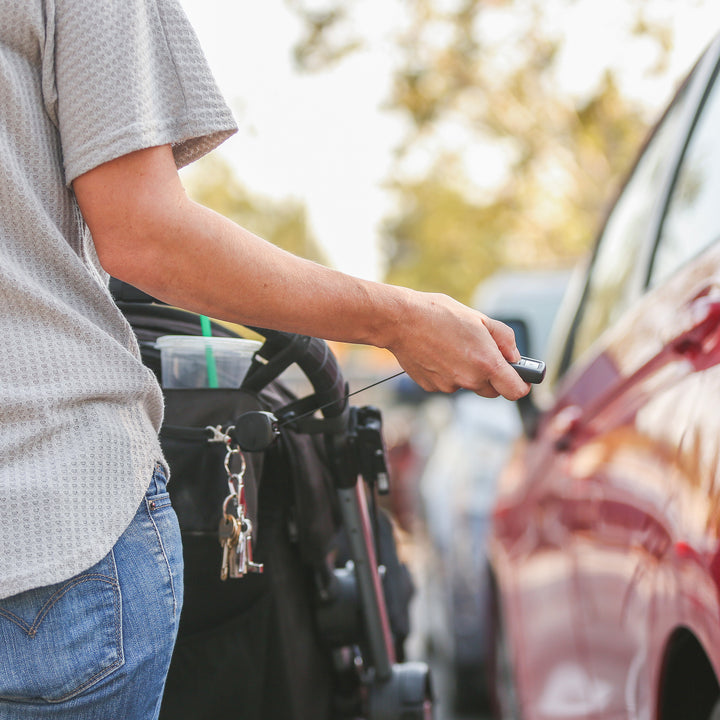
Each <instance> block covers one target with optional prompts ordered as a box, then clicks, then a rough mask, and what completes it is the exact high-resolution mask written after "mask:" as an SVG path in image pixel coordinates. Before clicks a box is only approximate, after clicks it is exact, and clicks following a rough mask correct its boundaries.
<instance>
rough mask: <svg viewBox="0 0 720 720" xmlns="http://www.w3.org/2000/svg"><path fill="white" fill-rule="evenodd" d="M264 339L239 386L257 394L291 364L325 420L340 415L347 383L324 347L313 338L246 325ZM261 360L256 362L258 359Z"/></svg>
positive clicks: (345, 397)
mask: <svg viewBox="0 0 720 720" xmlns="http://www.w3.org/2000/svg"><path fill="white" fill-rule="evenodd" d="M248 327H249V329H250V330H253V331H254V332H257V333H258V334H259V335H262V336H263V337H264V338H265V343H264V344H263V346H262V347H261V348H260V350H258V351H257V353H256V358H255V359H254V360H253V362H252V364H251V366H250V369H249V370H248V373H247V375H246V377H245V380H244V381H243V383H242V389H243V390H249V391H251V392H258V391H259V390H261V389H262V388H263V387H265V386H266V385H267V384H268V383H270V382H271V381H272V380H274V379H275V378H277V377H278V375H280V374H281V373H282V372H283V371H284V370H285V369H287V368H288V367H289V366H290V365H292V364H293V363H295V364H297V365H298V367H299V368H300V369H301V370H302V372H303V374H304V375H305V377H307V379H308V380H309V382H310V384H311V385H312V388H313V390H314V391H315V395H314V401H315V402H316V406H317V407H321V406H325V407H322V412H323V415H324V416H325V417H327V418H330V417H336V416H338V415H341V414H342V413H343V411H344V410H345V407H346V405H347V383H346V382H345V378H344V377H343V374H342V371H341V370H340V366H339V364H338V361H337V359H336V357H335V355H334V354H333V352H332V350H330V348H329V346H328V344H327V343H326V342H325V341H324V340H321V339H320V338H316V337H309V336H307V335H297V334H294V333H288V332H283V331H281V330H270V329H268V328H258V327H251V326H248ZM258 356H259V358H261V359H259V358H258Z"/></svg>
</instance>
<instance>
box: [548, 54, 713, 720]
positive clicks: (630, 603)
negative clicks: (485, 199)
mask: <svg viewBox="0 0 720 720" xmlns="http://www.w3.org/2000/svg"><path fill="white" fill-rule="evenodd" d="M716 55H717V49H715V52H713V53H711V54H710V55H708V56H706V59H705V63H704V64H701V66H700V67H699V69H698V70H697V71H696V73H695V75H694V76H693V78H692V81H691V82H690V83H689V84H688V85H687V86H686V87H685V89H684V90H683V91H682V92H681V93H680V95H679V96H678V99H677V100H676V102H675V104H674V105H673V106H672V107H671V109H670V110H669V112H668V114H667V115H666V117H665V119H664V121H663V123H662V124H661V125H660V127H659V128H658V131H657V132H656V133H655V135H654V137H653V139H652V141H651V142H650V144H649V145H648V147H647V149H646V150H645V153H644V155H643V157H642V158H641V160H640V162H639V163H638V165H637V167H636V169H635V172H634V173H633V177H632V178H631V180H630V182H629V183H628V185H627V187H626V189H625V191H624V193H623V195H622V196H621V198H620V200H619V202H618V205H616V208H615V210H614V211H613V214H612V215H611V216H610V220H609V223H608V225H607V226H606V229H605V232H604V234H603V237H602V239H601V242H600V245H599V246H598V251H597V254H596V257H595V263H594V268H593V274H591V276H590V280H589V283H588V288H589V289H588V292H587V293H586V297H585V301H584V304H583V306H581V310H580V313H579V315H578V319H577V322H576V326H575V331H574V335H573V336H572V347H571V349H570V351H569V352H570V355H571V356H572V357H573V358H575V368H574V369H573V370H571V373H570V374H571V376H572V378H571V379H570V380H569V382H568V384H567V390H566V394H565V397H564V400H563V403H564V405H565V407H564V408H563V412H564V413H565V414H566V416H567V417H568V418H570V421H569V422H568V423H566V424H565V425H564V426H563V425H562V423H561V424H560V426H556V427H555V431H556V432H558V435H557V437H556V440H555V443H556V448H558V451H559V452H560V453H561V454H563V455H564V456H565V464H566V467H567V477H568V489H567V493H568V499H569V500H571V502H572V504H573V505H574V506H576V507H585V508H586V510H585V511H584V512H585V515H586V517H587V518H589V522H587V523H586V525H585V527H583V528H582V529H580V530H579V531H578V532H576V533H575V534H574V537H573V541H574V552H575V559H576V568H575V571H576V578H575V582H576V593H577V603H578V612H579V614H580V620H581V630H580V642H581V646H582V652H583V653H584V654H585V657H586V659H587V668H588V669H589V671H590V674H591V676H592V678H593V689H594V695H593V697H594V698H595V700H596V701H597V702H598V706H597V707H596V712H597V713H598V717H603V718H604V717H608V718H609V717H613V718H614V717H618V718H640V717H650V712H651V710H650V708H651V706H652V698H653V694H654V693H653V685H652V667H651V663H650V656H649V653H648V647H649V645H650V643H651V634H652V632H653V624H654V622H655V618H654V615H653V613H654V608H655V603H654V598H655V596H656V595H657V594H658V593H662V592H666V591H667V586H668V583H669V582H670V583H671V581H670V579H669V575H668V572H669V571H668V570H667V568H666V567H665V562H666V560H667V558H668V556H669V555H668V554H669V553H670V552H671V551H672V550H673V547H674V546H675V544H676V543H677V542H682V535H681V529H680V526H679V514H678V509H679V507H680V505H681V503H680V498H679V493H680V492H681V489H682V488H683V486H684V485H687V483H689V482H690V483H691V482H692V478H688V477H686V476H687V474H688V472H690V471H689V469H688V468H687V467H686V466H684V465H683V463H682V462H681V457H680V448H681V445H682V441H683V436H684V434H685V433H686V432H687V431H688V429H689V428H690V427H691V425H692V422H693V415H694V406H695V405H696V403H697V401H698V398H699V397H700V392H701V390H700V387H701V383H702V380H701V377H700V376H701V372H702V370H704V369H707V368H709V367H712V366H714V365H716V364H717V362H718V358H719V357H720V353H719V351H718V343H720V250H719V249H718V247H717V243H716V240H717V239H718V237H719V236H720V221H719V220H718V218H719V217H720V213H718V212H717V209H716V208H717V200H716V199H717V197H718V193H719V192H720V144H719V143H718V140H717V139H716V137H715V135H716V132H715V129H716V128H717V127H718V123H719V122H720V91H718V90H713V89H712V88H713V85H714V84H716V83H715V76H716V69H715V60H716ZM708 87H709V88H710V90H708V89H707V88H708ZM697 108H701V111H700V112H698V110H697ZM688 136H689V141H688V142H686V140H687V138H688ZM678 160H680V162H679V163H678ZM713 160H714V163H713ZM649 169H651V170H652V172H648V170H649ZM638 193H640V194H645V195H646V196H647V197H648V198H649V202H648V203H647V207H648V208H649V209H650V211H649V213H648V214H647V215H646V217H645V219H644V221H643V226H644V227H645V228H646V229H647V233H648V234H647V235H645V236H644V237H645V239H644V240H643V241H642V242H647V238H648V237H649V238H651V240H652V241H651V242H650V245H649V247H650V251H649V252H643V248H640V247H638V252H637V254H636V255H634V256H633V255H632V254H631V255H627V254H626V255H624V256H623V255H619V254H618V255H617V256H615V257H612V253H611V252H610V251H608V249H607V247H608V246H603V243H610V246H612V245H613V243H617V242H618V237H620V239H623V240H624V246H625V248H626V249H627V243H628V237H627V235H626V232H627V227H628V226H627V225H625V226H624V227H623V226H620V232H619V234H618V227H617V226H614V225H613V222H614V220H615V217H616V216H615V213H617V212H618V211H620V212H625V211H626V208H624V207H623V206H624V205H625V206H626V205H627V204H628V198H629V199H630V202H632V201H633V195H637V194H638ZM635 222H637V221H635ZM636 228H637V226H636ZM614 234H617V235H618V237H616V236H615V235H614ZM637 237H643V233H642V232H638V230H637V229H635V230H633V234H632V238H637ZM655 238H658V240H657V243H656V242H655ZM610 249H611V250H612V247H610ZM631 259H632V260H631ZM631 261H632V263H633V268H632V270H630V269H628V268H627V267H626V266H627V264H628V263H629V262H631ZM603 263H606V267H605V268H603ZM603 275H604V276H605V280H604V281H603V277H602V276H603ZM625 276H627V277H630V276H633V277H635V278H637V279H642V281H643V283H644V284H643V286H642V287H641V289H640V291H639V292H640V293H641V297H640V298H639V299H638V300H634V301H632V302H629V303H628V306H629V307H623V304H624V303H623V302H622V301H620V303H619V305H618V304H616V303H618V298H620V299H621V298H622V297H623V293H622V292H620V293H618V292H617V291H615V292H609V288H613V284H615V290H617V280H618V278H622V277H625ZM621 289H622V290H626V289H627V286H621ZM611 316H614V317H612V320H610V321H609V320H608V319H607V318H608V317H611ZM616 318H617V319H616Z"/></svg>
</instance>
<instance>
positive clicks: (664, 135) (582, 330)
mask: <svg viewBox="0 0 720 720" xmlns="http://www.w3.org/2000/svg"><path fill="white" fill-rule="evenodd" d="M685 87H687V85H686V86H685ZM686 94H687V92H686V90H685V88H683V90H681V91H680V93H678V95H677V96H676V98H675V101H674V103H673V104H672V106H671V107H670V109H669V110H668V111H667V113H666V114H665V116H664V118H663V120H662V121H661V123H660V125H659V126H658V127H657V128H656V130H655V133H654V134H653V136H652V138H651V139H650V142H649V143H648V145H647V146H646V148H645V151H644V152H643V154H642V156H641V157H640V159H639V161H638V162H637V164H636V166H635V169H634V170H633V173H632V175H631V177H630V179H629V180H628V182H627V184H626V185H625V188H624V189H623V191H622V193H621V195H620V197H619V198H618V200H617V202H616V203H615V206H614V207H613V209H612V212H611V213H610V215H609V216H608V219H607V222H606V223H605V227H604V229H603V232H602V236H601V237H600V240H599V244H598V245H597V248H596V252H595V257H594V258H593V262H592V267H591V270H590V275H589V277H588V282H587V286H586V289H585V295H584V298H583V301H582V305H581V307H580V310H579V313H578V319H577V321H576V326H575V332H574V335H573V340H572V343H573V344H572V348H570V354H569V357H570V359H571V361H574V360H576V359H577V358H578V357H579V356H580V355H582V354H583V353H584V352H585V350H587V348H588V347H589V346H590V345H591V344H592V343H593V342H594V341H595V340H596V339H597V338H598V337H599V336H600V334H601V333H602V332H603V331H604V330H605V328H607V327H608V326H609V325H611V324H612V323H613V322H614V321H615V320H616V319H617V318H618V317H619V316H620V315H621V314H622V313H623V312H624V311H625V310H626V309H627V307H628V304H629V303H630V302H631V301H632V299H633V285H632V282H631V281H632V279H633V272H634V271H635V270H636V269H637V262H638V257H639V250H640V247H641V245H642V244H643V242H644V241H645V240H646V239H647V232H648V228H649V227H650V223H651V219H652V214H653V212H654V211H655V209H656V208H655V203H656V202H657V200H658V197H657V193H658V190H659V188H660V187H661V186H662V178H663V176H664V175H665V173H666V172H667V169H668V168H667V163H669V162H670V161H671V158H672V156H673V152H672V150H673V147H674V146H675V144H676V143H677V136H678V132H679V124H680V122H681V119H682V111H681V110H682V105H683V99H684V97H685V96H686Z"/></svg>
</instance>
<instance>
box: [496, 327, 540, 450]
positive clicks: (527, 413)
mask: <svg viewBox="0 0 720 720" xmlns="http://www.w3.org/2000/svg"><path fill="white" fill-rule="evenodd" d="M495 319H496V320H500V322H503V323H505V325H507V326H508V327H510V328H511V329H512V331H513V332H514V333H515V344H516V345H517V348H518V350H519V351H520V354H521V355H526V356H532V350H531V347H530V345H531V343H530V332H529V329H528V326H527V323H526V322H525V321H524V320H520V319H519V318H504V317H496V318H495ZM517 409H518V412H519V413H520V422H521V423H522V426H523V431H524V433H525V435H526V436H527V437H529V438H534V437H535V435H536V433H537V427H538V420H539V418H540V410H539V408H538V406H537V405H536V404H535V402H534V401H533V398H532V390H531V391H530V392H529V393H528V394H527V395H526V396H525V397H523V398H520V399H519V400H518V401H517Z"/></svg>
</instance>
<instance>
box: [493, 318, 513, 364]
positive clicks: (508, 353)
mask: <svg viewBox="0 0 720 720" xmlns="http://www.w3.org/2000/svg"><path fill="white" fill-rule="evenodd" d="M485 327H487V329H488V331H489V332H490V334H491V335H492V337H493V340H495V343H496V345H497V346H498V349H499V350H500V352H501V353H502V354H503V357H504V358H505V359H506V360H508V361H509V362H517V361H518V360H519V359H520V351H519V350H518V348H517V344H516V342H515V333H514V332H513V330H512V328H510V327H508V326H507V325H505V323H502V322H500V321H499V320H493V318H489V317H488V318H486V320H485Z"/></svg>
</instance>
